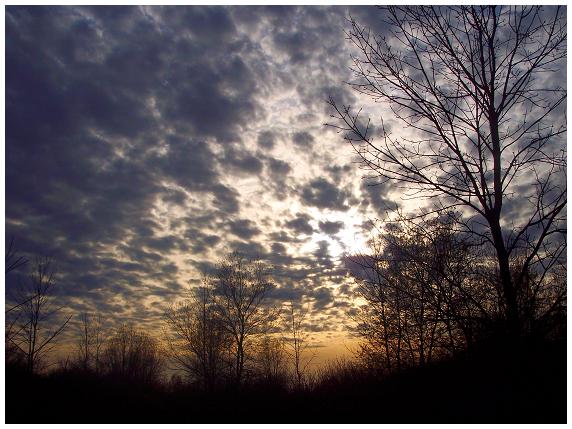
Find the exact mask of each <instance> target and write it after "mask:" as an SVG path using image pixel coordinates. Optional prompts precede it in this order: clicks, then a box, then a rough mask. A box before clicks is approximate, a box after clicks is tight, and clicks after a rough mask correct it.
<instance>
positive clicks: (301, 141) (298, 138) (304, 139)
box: [292, 131, 314, 147]
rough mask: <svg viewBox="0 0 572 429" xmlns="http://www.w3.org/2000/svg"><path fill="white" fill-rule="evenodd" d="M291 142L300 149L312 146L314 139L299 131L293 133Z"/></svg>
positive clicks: (310, 135)
mask: <svg viewBox="0 0 572 429" xmlns="http://www.w3.org/2000/svg"><path fill="white" fill-rule="evenodd" d="M292 141H293V142H294V143H295V144H297V145H298V146H301V147H308V146H312V144H313V143H314V137H313V136H312V134H310V133H309V132H307V131H299V132H297V133H294V135H293V136H292Z"/></svg>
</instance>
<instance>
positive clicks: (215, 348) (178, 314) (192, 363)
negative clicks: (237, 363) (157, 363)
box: [165, 282, 231, 389]
mask: <svg viewBox="0 0 572 429" xmlns="http://www.w3.org/2000/svg"><path fill="white" fill-rule="evenodd" d="M165 320H166V323H167V335H166V339H167V346H168V352H169V356H170V357H171V359H172V361H173V362H174V363H175V367H176V369H178V370H181V371H184V372H185V373H186V374H187V375H188V376H189V377H190V378H191V379H192V380H197V381H199V382H200V383H201V384H202V385H203V387H204V388H207V389H211V388H213V387H215V386H216V384H217V383H218V382H219V381H220V380H222V378H223V377H224V376H225V375H226V373H227V372H228V371H227V369H228V362H227V359H226V358H227V354H228V350H229V348H230V346H231V338H230V337H229V335H228V332H227V331H226V329H225V327H224V325H223V323H222V322H221V320H220V319H219V318H218V314H217V312H216V308H215V304H214V300H213V290H212V285H210V284H209V283H208V282H203V286H201V287H198V288H192V289H191V290H190V291H189V297H188V298H187V299H186V300H184V301H183V302H182V303H180V304H177V305H173V306H172V307H171V308H169V309H168V310H167V312H166V314H165Z"/></svg>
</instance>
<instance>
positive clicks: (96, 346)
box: [77, 313, 105, 372]
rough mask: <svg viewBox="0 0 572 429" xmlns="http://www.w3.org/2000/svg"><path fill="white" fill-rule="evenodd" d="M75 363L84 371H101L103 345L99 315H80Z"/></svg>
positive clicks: (101, 320) (100, 317) (101, 322)
mask: <svg viewBox="0 0 572 429" xmlns="http://www.w3.org/2000/svg"><path fill="white" fill-rule="evenodd" d="M79 319H80V326H79V338H78V341H77V361H78V363H79V364H80V366H81V367H82V368H83V369H84V370H89V369H93V370H94V371H95V372H99V371H100V369H101V352H102V347H103V344H104V340H105V338H104V331H103V319H102V316H101V314H90V313H81V314H80V316H79Z"/></svg>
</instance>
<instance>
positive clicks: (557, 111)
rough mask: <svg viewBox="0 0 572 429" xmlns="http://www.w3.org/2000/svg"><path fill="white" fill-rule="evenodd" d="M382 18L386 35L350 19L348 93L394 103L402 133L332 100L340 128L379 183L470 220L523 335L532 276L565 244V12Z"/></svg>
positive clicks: (396, 9) (487, 10) (466, 9)
mask: <svg viewBox="0 0 572 429" xmlns="http://www.w3.org/2000/svg"><path fill="white" fill-rule="evenodd" d="M381 12H382V13H381V19H383V20H384V24H385V29H386V30H387V34H385V35H374V34H372V33H371V32H370V31H369V30H368V29H366V28H364V27H363V26H361V25H360V24H359V23H357V22H356V21H355V20H353V19H351V20H350V24H351V29H350V30H349V31H348V32H347V37H348V39H349V40H350V41H351V42H352V43H353V45H354V46H355V47H356V48H357V51H358V55H357V56H355V57H354V58H353V71H354V73H355V76H356V80H355V81H354V82H353V83H351V85H352V86H353V88H354V89H355V90H356V91H357V92H358V93H360V94H363V95H365V96H368V97H370V98H371V99H373V100H374V101H376V102H381V103H385V105H386V106H388V107H389V108H390V109H391V112H392V113H391V115H392V116H393V117H394V118H395V119H396V120H397V121H398V123H399V124H400V125H399V126H400V127H401V128H400V130H401V131H400V132H399V133H396V132H393V133H392V132H391V130H390V128H393V129H395V128H394V127H388V126H387V121H385V122H384V120H383V118H382V121H381V127H379V129H380V130H381V132H380V133H379V135H375V132H372V129H373V127H372V126H371V125H370V121H369V119H367V120H366V119H364V118H362V117H361V114H360V112H359V111H358V112H355V111H354V110H352V108H351V107H350V106H343V105H339V104H336V102H335V101H334V100H333V99H330V104H331V106H332V107H333V109H334V114H333V116H334V117H335V118H336V119H337V120H338V121H337V122H336V123H334V124H333V126H335V127H337V128H338V130H340V131H341V132H344V133H345V138H346V139H347V140H348V141H349V142H350V143H351V144H352V145H353V146H354V148H355V149H356V151H357V153H358V154H359V156H360V157H361V160H362V161H363V167H364V168H365V169H367V170H369V171H370V172H371V173H372V177H373V178H375V179H376V180H377V181H378V182H379V183H383V182H389V183H392V184H394V185H397V186H400V187H402V188H404V189H406V191H405V193H406V195H408V196H409V197H412V198H422V197H424V198H431V201H433V202H435V201H439V204H438V205H437V207H436V209H443V208H446V209H453V208H456V209H459V210H462V211H463V214H464V217H463V218H462V219H461V220H460V222H459V226H461V227H462V228H463V229H464V230H465V231H466V232H468V233H469V234H471V235H472V236H473V237H478V238H480V239H482V240H483V241H484V242H487V243H489V244H490V245H491V246H492V248H493V249H494V251H495V254H496V263H497V265H498V270H499V278H500V284H501V286H502V298H503V299H502V305H503V308H504V313H505V317H506V320H507V327H508V329H509V332H512V333H519V332H520V331H521V328H522V326H521V325H522V321H521V317H522V316H523V315H522V309H521V308H520V307H519V295H520V294H521V293H522V288H523V284H524V282H525V278H526V276H527V274H526V273H528V272H530V271H531V270H532V271H534V272H538V273H539V275H540V277H544V276H545V275H547V274H546V273H548V272H549V271H550V270H551V269H552V268H553V267H554V266H555V265H557V264H561V263H562V258H563V255H564V250H565V246H566V240H565V237H564V235H565V231H566V226H565V206H566V183H565V169H566V148H565V135H566V119H565V100H566V89H565V87H564V85H565V83H564V82H565V79H564V74H563V73H562V72H564V71H565V69H566V63H565V58H566V36H567V32H566V10H565V8H562V7H540V6H487V7H484V6H454V7H409V6H405V7H401V6H390V7H387V8H383V9H382V11H381ZM396 134H397V135H396ZM436 197H438V198H436ZM517 255H518V256H522V258H521V259H520V262H521V263H520V266H519V267H518V268H517V267H514V268H512V269H511V260H512V259H514V258H515V256H517ZM515 268H517V269H516V271H517V272H516V274H515ZM535 287H540V286H535Z"/></svg>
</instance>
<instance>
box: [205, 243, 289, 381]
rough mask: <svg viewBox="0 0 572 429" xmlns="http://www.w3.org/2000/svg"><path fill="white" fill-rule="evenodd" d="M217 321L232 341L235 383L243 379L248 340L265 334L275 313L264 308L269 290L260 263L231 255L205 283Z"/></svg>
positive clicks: (267, 277)
mask: <svg viewBox="0 0 572 429" xmlns="http://www.w3.org/2000/svg"><path fill="white" fill-rule="evenodd" d="M208 281H209V282H211V284H212V285H213V290H214V294H213V299H214V304H215V308H216V312H217V317H218V319H219V320H220V321H221V322H222V323H223V326H224V328H225V329H226V331H227V332H228V334H229V335H230V336H231V337H232V339H233V341H234V360H235V363H234V374H235V380H236V383H237V384H239V385H240V383H241V382H242V379H243V374H244V367H245V358H246V356H247V353H246V351H247V350H246V347H247V346H248V344H249V340H250V339H252V338H253V337H256V336H257V335H260V334H263V333H265V332H268V330H269V329H270V327H271V325H272V322H273V321H275V319H276V317H277V315H278V312H277V311H276V310H275V309H271V308H269V307H268V306H266V305H265V304H266V303H265V298H266V297H267V294H268V292H269V291H270V289H271V288H272V287H273V283H272V281H271V279H270V270H269V268H268V267H267V266H266V265H265V264H264V263H263V262H261V261H257V260H249V259H246V258H245V257H244V256H242V255H241V254H239V253H237V252H234V253H231V254H229V255H228V256H227V257H226V258H225V259H223V260H222V261H221V262H220V263H219V264H218V267H217V270H216V273H215V274H214V275H213V276H211V277H210V278H209V279H208Z"/></svg>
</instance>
